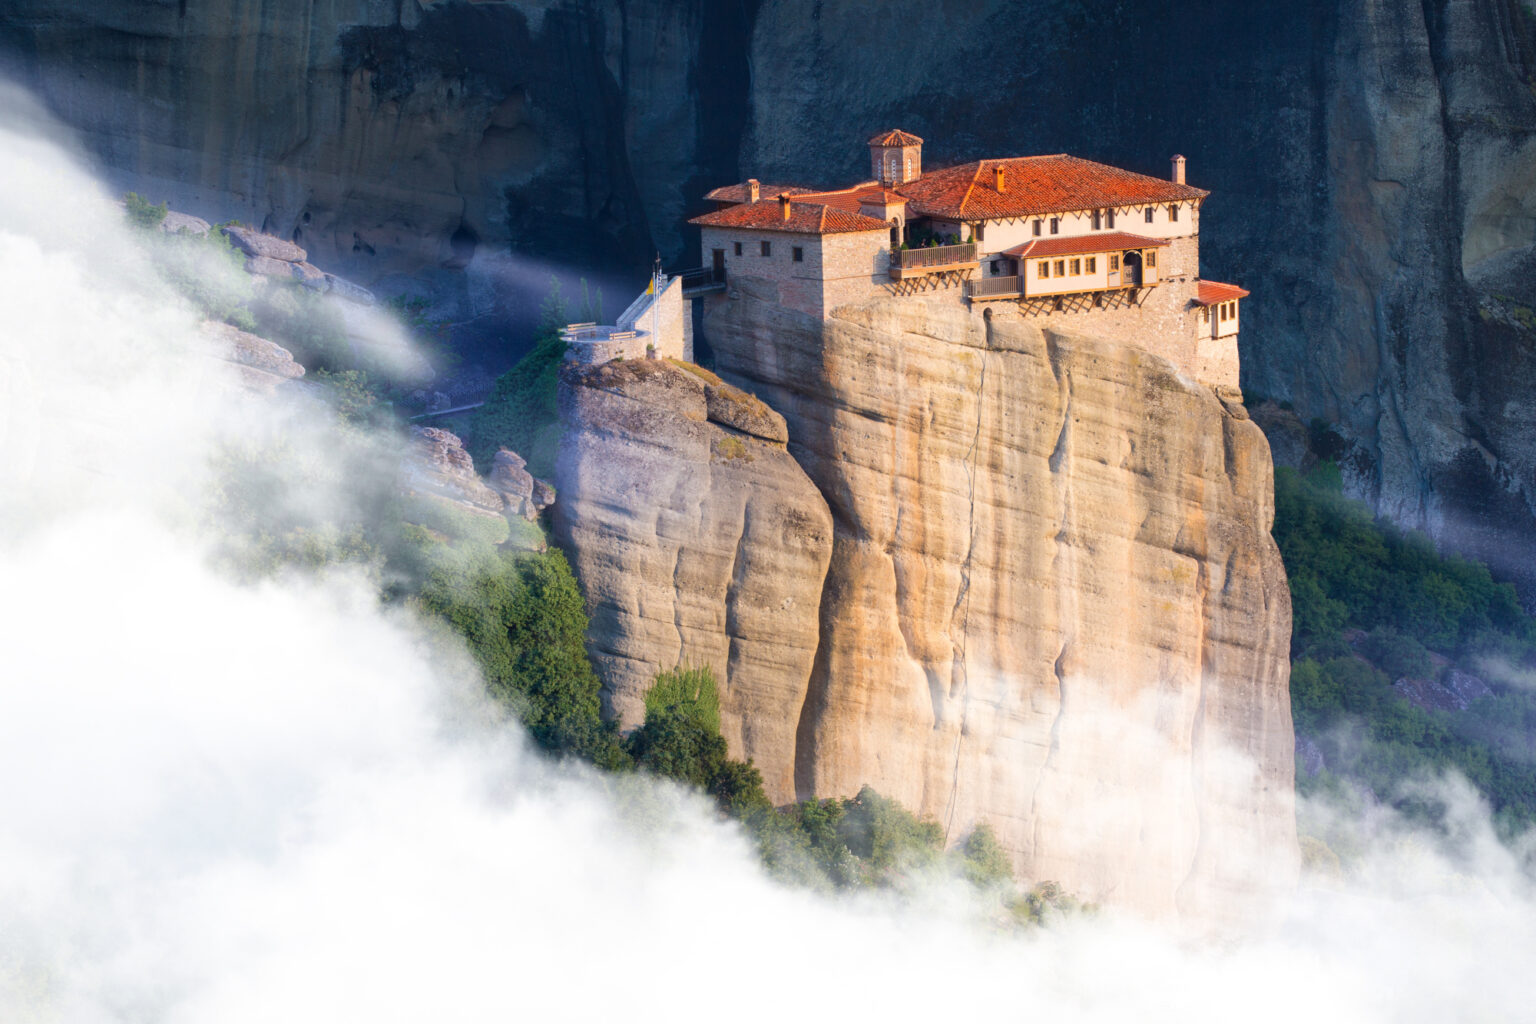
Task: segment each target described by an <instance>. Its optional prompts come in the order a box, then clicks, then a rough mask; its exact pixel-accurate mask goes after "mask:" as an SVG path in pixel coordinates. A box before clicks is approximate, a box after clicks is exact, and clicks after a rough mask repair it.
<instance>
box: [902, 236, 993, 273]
mask: <svg viewBox="0 0 1536 1024" xmlns="http://www.w3.org/2000/svg"><path fill="white" fill-rule="evenodd" d="M975 262H976V243H975V242H962V243H960V244H959V245H933V246H928V247H926V248H921V249H896V250H894V251H893V252H892V253H891V266H893V267H900V268H901V269H902V270H915V269H921V268H923V267H943V266H948V265H949V264H952V263H975Z"/></svg>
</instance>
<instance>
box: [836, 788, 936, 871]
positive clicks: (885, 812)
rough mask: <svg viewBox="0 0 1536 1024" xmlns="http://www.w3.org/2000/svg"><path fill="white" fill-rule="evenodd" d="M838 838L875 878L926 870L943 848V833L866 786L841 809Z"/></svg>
mask: <svg viewBox="0 0 1536 1024" xmlns="http://www.w3.org/2000/svg"><path fill="white" fill-rule="evenodd" d="M838 838H840V839H842V841H843V842H844V843H845V844H846V845H847V847H848V849H849V851H851V852H852V853H853V855H854V856H855V857H858V858H859V859H860V860H861V861H863V862H864V864H865V866H866V869H867V870H870V871H873V872H875V873H876V874H885V873H889V872H892V871H896V870H909V869H912V868H921V867H926V866H928V865H930V864H932V863H934V862H935V861H936V860H937V859H938V857H939V853H940V851H941V850H942V849H943V846H944V830H943V829H941V828H940V827H939V825H938V822H935V821H926V820H923V819H920V818H918V817H917V816H916V815H914V814H913V813H912V812H911V811H909V810H907V809H906V808H905V807H903V806H901V805H900V804H899V803H897V802H896V801H895V800H892V799H890V798H889V797H885V796H881V795H880V794H879V793H877V792H875V791H874V790H873V789H871V788H870V787H868V786H865V787H864V788H863V789H861V790H859V793H858V795H857V796H855V797H854V798H853V799H852V800H849V801H847V802H845V803H844V805H843V818H842V821H841V822H839V824H838Z"/></svg>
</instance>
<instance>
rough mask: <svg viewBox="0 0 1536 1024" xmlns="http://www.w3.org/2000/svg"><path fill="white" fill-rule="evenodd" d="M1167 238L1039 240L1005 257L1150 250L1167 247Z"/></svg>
mask: <svg viewBox="0 0 1536 1024" xmlns="http://www.w3.org/2000/svg"><path fill="white" fill-rule="evenodd" d="M1167 244H1168V239H1166V238H1146V237H1144V236H1142V235H1132V234H1129V233H1127V232H1125V231H1106V232H1103V233H1102V234H1097V235H1074V236H1072V237H1071V238H1056V237H1053V238H1035V239H1031V240H1030V241H1028V242H1025V243H1024V244H1023V245H1016V246H1014V247H1013V248H1012V249H1004V250H1003V255H1004V256H1013V257H1017V258H1024V257H1030V258H1033V257H1036V256H1077V255H1080V254H1082V253H1088V252H1119V251H1121V250H1124V249H1150V248H1151V247H1152V246H1154V245H1167Z"/></svg>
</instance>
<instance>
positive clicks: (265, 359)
mask: <svg viewBox="0 0 1536 1024" xmlns="http://www.w3.org/2000/svg"><path fill="white" fill-rule="evenodd" d="M202 330H203V333H204V334H206V335H207V336H208V337H209V338H211V339H212V340H213V341H214V343H215V344H216V345H217V346H218V350H219V352H220V354H221V355H222V357H223V358H224V359H226V360H228V361H229V362H232V363H235V364H236V365H238V366H239V368H240V369H239V372H240V380H241V382H242V383H243V384H244V385H245V386H246V387H248V388H251V389H252V390H256V391H262V392H271V391H273V390H275V389H276V388H277V387H278V386H279V385H281V384H283V383H285V382H287V381H290V380H298V379H299V378H300V377H303V376H304V367H302V366H300V365H299V364H298V363H297V362H295V361H294V358H293V354H292V353H291V352H289V351H288V350H287V349H286V348H283V347H282V346H281V345H279V344H277V343H275V342H271V341H268V340H267V339H266V338H263V337H260V336H258V335H255V334H250V333H248V332H246V331H242V330H240V329H239V328H237V327H231V326H230V325H229V324H222V323H215V322H214V321H211V320H205V321H204V322H203V323H202Z"/></svg>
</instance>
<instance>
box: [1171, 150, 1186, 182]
mask: <svg viewBox="0 0 1536 1024" xmlns="http://www.w3.org/2000/svg"><path fill="white" fill-rule="evenodd" d="M1173 180H1174V182H1176V183H1177V184H1180V185H1182V184H1184V158H1183V157H1182V156H1176V157H1174V158H1173Z"/></svg>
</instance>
